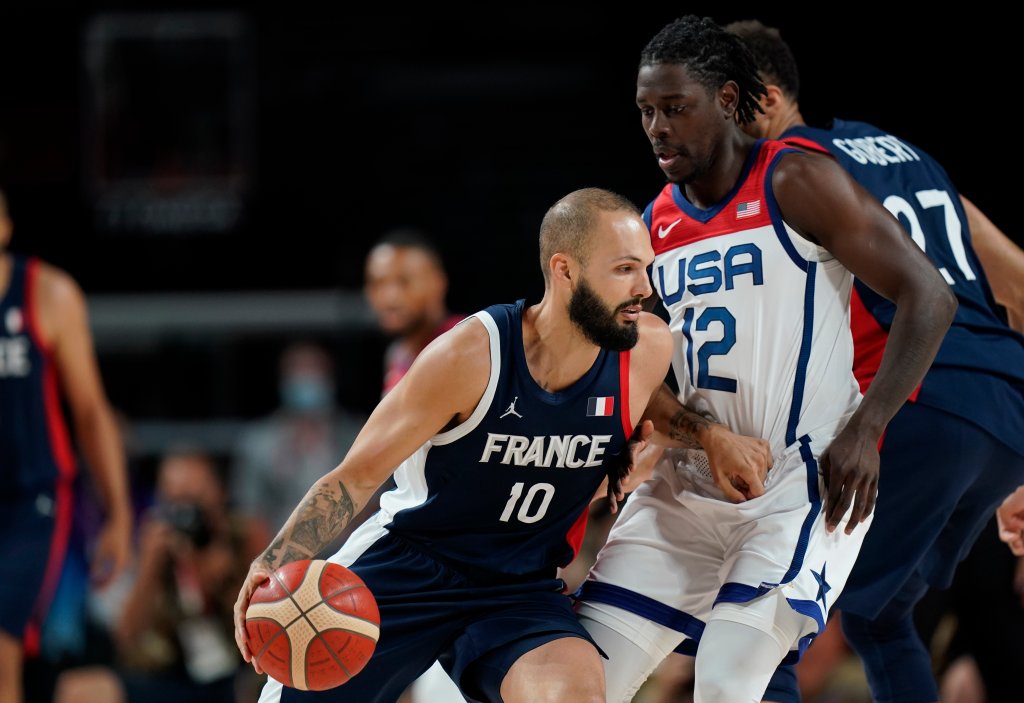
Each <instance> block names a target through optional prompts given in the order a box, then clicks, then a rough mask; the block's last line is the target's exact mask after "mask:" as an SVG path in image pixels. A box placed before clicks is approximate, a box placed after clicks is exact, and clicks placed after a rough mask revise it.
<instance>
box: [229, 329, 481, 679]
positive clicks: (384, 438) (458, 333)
mask: <svg viewBox="0 0 1024 703" xmlns="http://www.w3.org/2000/svg"><path fill="white" fill-rule="evenodd" d="M489 377H490V342H489V336H488V333H487V330H486V329H485V328H484V326H483V324H482V323H481V322H479V321H478V320H476V319H470V320H467V321H466V322H464V323H462V324H460V325H457V326H456V327H454V328H453V329H452V330H450V331H449V332H447V333H445V334H443V335H441V336H440V337H438V338H437V339H436V340H434V341H433V342H432V343H431V344H430V345H428V346H427V348H426V349H424V350H423V352H421V353H420V355H419V356H417V357H416V360H415V361H414V362H413V365H412V367H411V368H410V369H409V372H408V373H407V374H406V375H405V377H403V378H402V380H401V381H400V382H399V383H398V385H396V386H395V388H394V389H393V390H392V391H391V392H390V393H388V394H387V395H386V396H385V397H384V399H383V400H381V402H380V404H378V405H377V407H376V409H374V411H373V413H372V414H371V415H370V417H369V419H368V420H367V421H366V424H365V425H364V426H363V429H362V430H361V431H360V433H359V435H358V436H357V437H356V439H355V442H354V443H353V444H352V447H351V448H350V449H349V450H348V453H347V454H346V455H345V458H344V460H343V461H342V462H341V464H339V465H338V466H337V467H336V468H334V469H332V470H331V471H330V472H328V473H327V474H326V475H324V477H323V478H321V479H320V480H319V481H317V482H316V483H315V484H313V486H312V487H311V488H310V489H309V491H308V492H307V493H306V495H305V497H304V498H303V500H302V502H301V503H300V504H299V505H298V507H296V508H295V510H294V511H293V512H292V514H291V516H290V517H289V518H288V520H287V521H286V522H285V524H284V526H283V527H282V528H281V531H280V532H279V533H278V534H277V536H276V537H275V538H274V540H273V542H272V543H271V544H270V546H269V547H267V549H266V550H265V551H264V552H263V554H261V555H260V556H259V557H257V559H256V560H255V561H254V562H253V563H252V566H251V567H250V569H249V574H248V575H247V576H246V579H245V581H244V582H243V584H242V587H241V590H240V591H239V594H238V599H237V600H236V602H235V613H234V615H235V640H236V642H237V644H238V648H239V650H240V651H241V653H242V656H243V657H244V658H245V660H246V661H253V659H252V655H251V653H250V652H249V649H248V647H247V645H246V637H245V611H246V609H247V608H248V605H249V599H250V598H251V597H252V593H253V591H254V590H255V588H256V587H257V586H258V585H259V584H260V583H262V582H263V581H264V580H266V579H267V578H268V577H269V576H270V573H271V572H272V571H273V570H274V569H277V568H278V567H280V566H282V565H283V564H287V563H290V562H293V561H298V560H300V559H312V558H315V556H316V555H317V554H318V553H319V552H320V551H321V550H323V549H324V547H326V546H327V545H329V544H330V543H331V542H332V541H334V539H335V538H336V537H337V536H338V535H339V534H340V533H341V531H342V529H344V528H345V526H346V525H348V523H349V522H350V521H351V520H352V518H353V516H355V515H356V514H357V513H358V512H359V511H360V510H361V509H362V508H363V507H364V506H365V505H366V503H367V501H369V500H370V498H371V497H372V496H373V494H374V492H375V491H376V490H377V488H378V487H379V486H380V485H381V484H382V483H383V482H384V481H385V479H387V477H388V476H390V475H391V474H392V473H393V472H394V471H395V469H396V468H397V467H398V466H399V465H400V464H401V463H402V462H403V461H405V460H406V459H407V458H408V457H409V456H411V455H412V454H413V453H415V452H416V451H417V450H418V449H419V448H420V447H421V446H423V444H424V443H425V442H426V441H427V440H429V439H430V438H431V437H432V436H434V435H435V434H437V433H438V432H440V431H442V430H443V429H445V428H446V427H447V426H449V425H455V424H457V423H460V422H463V421H465V420H466V419H467V418H468V417H469V416H470V415H471V414H472V412H473V410H474V409H475V408H476V406H477V404H478V403H479V401H480V398H481V397H483V394H484V390H485V388H486V386H487V381H488V379H489ZM253 666H254V667H255V666H256V664H255V662H254V661H253ZM257 671H259V669H258V668H257Z"/></svg>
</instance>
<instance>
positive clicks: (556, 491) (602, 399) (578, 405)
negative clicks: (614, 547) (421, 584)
mask: <svg viewBox="0 0 1024 703" xmlns="http://www.w3.org/2000/svg"><path fill="white" fill-rule="evenodd" d="M523 309H524V301H523V300H520V301H518V302H516V303H515V304H513V305H494V306H491V307H489V308H487V309H486V310H484V311H483V312H480V313H477V314H476V315H474V316H473V318H475V319H477V320H479V321H480V322H482V323H483V324H484V326H485V327H486V328H487V331H488V334H489V336H490V355H491V374H490V379H489V381H488V384H487V389H486V390H485V392H484V395H483V397H482V398H481V399H480V402H479V404H478V406H477V407H476V409H475V410H474V412H473V414H472V415H471V416H470V417H469V419H467V420H466V421H465V422H464V423H462V424H461V425H459V426H457V427H455V428H453V429H451V430H448V431H446V432H442V433H441V434H438V435H436V436H434V437H433V438H432V439H431V440H430V441H429V442H427V443H426V444H425V445H424V446H423V447H421V448H420V449H419V450H418V451H417V452H416V454H414V455H413V456H412V457H410V458H409V459H408V460H406V461H405V462H404V463H403V464H402V465H401V466H400V467H399V468H398V470H397V471H396V473H395V482H396V484H397V488H395V489H394V490H392V491H389V492H388V493H386V494H384V496H382V497H381V515H380V519H381V520H383V521H384V524H385V525H386V527H387V528H388V529H389V530H391V531H392V532H393V533H395V534H397V535H399V536H401V537H402V538H403V539H405V540H407V541H409V542H412V543H414V544H415V545H417V546H419V547H420V548H422V549H423V550H425V551H427V552H428V553H432V554H435V555H436V556H437V557H438V558H440V559H442V560H444V561H446V562H449V563H454V564H456V565H457V566H459V567H460V568H463V569H466V570H467V571H470V572H472V573H474V574H478V575H480V574H482V575H485V576H486V575H494V576H495V577H500V578H504V577H508V576H516V577H520V576H528V575H529V576H536V575H541V574H549V575H550V574H553V573H554V571H555V569H556V568H557V567H559V566H565V565H566V564H568V563H569V562H570V561H572V560H573V558H574V557H575V555H576V553H577V551H578V550H579V546H580V543H581V541H582V539H583V533H584V530H585V529H586V520H587V514H588V508H589V504H590V502H591V499H592V498H593V497H594V493H595V491H596V490H597V489H598V487H599V486H600V484H601V481H602V480H603V479H604V476H605V462H606V461H607V460H608V459H609V458H610V457H612V456H613V455H615V454H617V453H618V452H619V451H620V450H622V448H623V447H624V445H625V443H626V440H627V438H628V436H629V435H630V434H631V431H632V425H631V423H630V420H629V352H621V353H619V352H611V351H604V350H602V351H601V352H600V353H599V354H598V357H597V360H596V361H595V362H594V364H593V366H591V368H590V370H589V371H587V373H585V374H584V375H583V376H582V377H581V378H580V379H579V380H578V381H576V382H575V383H573V384H572V385H571V386H570V387H568V388H566V389H564V390H562V391H560V392H558V393H549V392H547V391H545V390H544V389H543V388H541V387H540V386H539V385H538V384H537V382H536V381H535V380H534V379H533V377H532V376H531V375H530V371H529V369H528V368H527V364H526V356H525V353H524V350H523V327H522V315H523ZM473 318H470V319H473ZM460 324H465V323H460Z"/></svg>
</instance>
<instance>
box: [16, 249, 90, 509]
mask: <svg viewBox="0 0 1024 703" xmlns="http://www.w3.org/2000/svg"><path fill="white" fill-rule="evenodd" d="M11 258H12V260H13V265H12V269H11V278H10V282H9V284H8V286H7V291H6V293H4V295H3V298H0V481H2V482H3V485H4V486H5V487H8V488H10V487H13V488H14V489H15V490H19V489H23V490H25V491H26V492H27V491H30V490H32V489H36V488H39V487H43V486H52V485H53V484H54V482H55V481H56V480H57V478H58V477H61V476H63V477H67V478H70V477H71V476H72V475H73V474H74V459H73V454H72V452H71V445H70V442H69V439H68V432H67V426H66V425H65V423H64V416H63V412H62V409H61V403H60V393H59V383H58V379H57V373H56V369H55V367H54V364H53V361H52V359H51V358H50V354H49V350H48V349H47V348H46V347H45V346H44V345H43V343H42V340H41V337H40V335H39V327H38V322H37V319H36V314H37V313H36V309H35V301H34V300H33V291H34V286H35V278H36V275H37V271H38V261H36V260H35V259H27V258H24V257H20V256H12V257H11Z"/></svg>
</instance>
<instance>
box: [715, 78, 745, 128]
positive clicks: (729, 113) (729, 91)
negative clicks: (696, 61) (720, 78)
mask: <svg viewBox="0 0 1024 703" xmlns="http://www.w3.org/2000/svg"><path fill="white" fill-rule="evenodd" d="M739 103H740V87H739V85H737V84H736V81H726V82H725V83H723V84H722V87H721V88H719V89H718V105H719V107H720V108H721V109H722V113H723V115H724V116H725V118H726V119H728V120H731V119H733V118H734V117H735V115H736V106H737V105H739Z"/></svg>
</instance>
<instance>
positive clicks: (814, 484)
mask: <svg viewBox="0 0 1024 703" xmlns="http://www.w3.org/2000/svg"><path fill="white" fill-rule="evenodd" d="M800 456H801V457H802V458H803V460H804V466H805V467H806V469H807V500H808V501H809V502H810V504H811V507H810V508H809V509H808V510H807V517H805V518H804V524H803V525H802V526H801V527H800V539H798V540H797V543H796V552H795V553H794V554H793V563H792V564H790V566H789V571H787V572H786V575H785V576H783V577H782V583H789V582H790V581H792V580H793V579H794V578H796V575H797V574H798V573H799V572H800V569H801V568H803V564H804V555H805V554H806V553H807V545H808V543H809V542H810V541H811V526H812V525H813V524H814V520H815V518H817V516H818V513H819V512H820V511H821V494H820V493H818V462H817V460H815V458H814V452H812V451H811V439H810V437H808V436H807V435H804V436H803V437H801V438H800Z"/></svg>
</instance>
